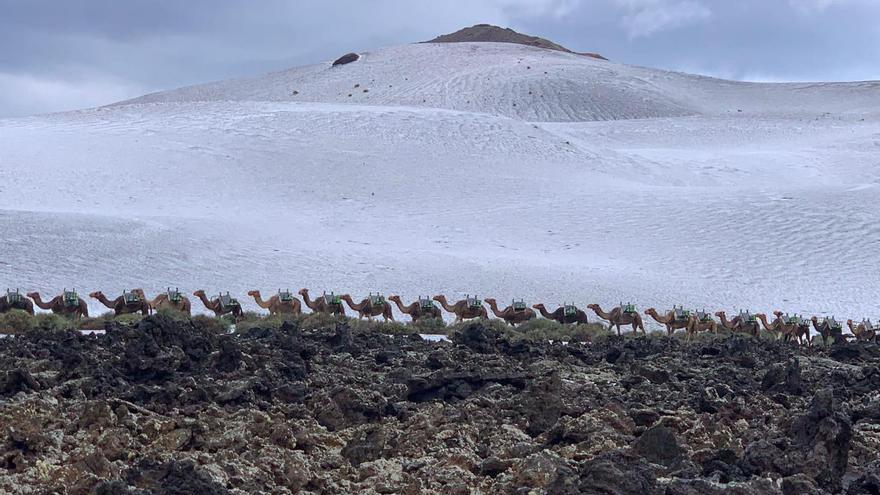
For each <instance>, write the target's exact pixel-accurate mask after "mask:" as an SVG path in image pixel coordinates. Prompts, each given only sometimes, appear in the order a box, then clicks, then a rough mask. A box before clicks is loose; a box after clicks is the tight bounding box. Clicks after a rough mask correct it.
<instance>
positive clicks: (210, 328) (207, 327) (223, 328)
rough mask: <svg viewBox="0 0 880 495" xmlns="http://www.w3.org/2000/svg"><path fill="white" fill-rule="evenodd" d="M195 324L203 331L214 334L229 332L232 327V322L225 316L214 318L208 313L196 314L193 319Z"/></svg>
mask: <svg viewBox="0 0 880 495" xmlns="http://www.w3.org/2000/svg"><path fill="white" fill-rule="evenodd" d="M192 322H193V325H195V327H196V328H197V329H199V330H201V331H203V332H209V333H214V334H227V333H229V330H230V329H231V328H232V323H231V322H230V320H229V319H225V318H212V317H210V316H206V315H196V316H194V317H193V319H192Z"/></svg>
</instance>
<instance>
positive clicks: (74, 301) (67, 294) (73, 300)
mask: <svg viewBox="0 0 880 495" xmlns="http://www.w3.org/2000/svg"><path fill="white" fill-rule="evenodd" d="M61 300H62V301H64V305H65V306H66V307H68V308H72V307H74V306H79V294H77V293H76V291H75V290H67V289H65V290H64V292H63V293H62V295H61Z"/></svg>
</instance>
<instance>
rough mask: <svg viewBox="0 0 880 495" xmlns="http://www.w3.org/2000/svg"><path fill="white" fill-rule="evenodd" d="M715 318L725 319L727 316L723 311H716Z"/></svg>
mask: <svg viewBox="0 0 880 495" xmlns="http://www.w3.org/2000/svg"><path fill="white" fill-rule="evenodd" d="M715 316H717V317H718V318H726V317H727V314H726V313H725V312H724V311H716V312H715Z"/></svg>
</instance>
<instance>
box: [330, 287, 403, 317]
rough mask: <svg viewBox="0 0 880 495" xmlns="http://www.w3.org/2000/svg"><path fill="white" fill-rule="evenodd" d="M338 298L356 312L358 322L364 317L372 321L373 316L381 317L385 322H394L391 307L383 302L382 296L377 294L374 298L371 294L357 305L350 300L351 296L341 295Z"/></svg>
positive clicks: (386, 302)
mask: <svg viewBox="0 0 880 495" xmlns="http://www.w3.org/2000/svg"><path fill="white" fill-rule="evenodd" d="M339 298H340V299H342V300H343V301H345V302H346V303H347V304H348V307H349V308H351V309H353V310H355V311H357V314H358V319H359V320H360V319H362V318H363V317H365V316H366V317H367V318H368V319H369V320H370V321H372V320H373V317H374V316H379V315H382V319H384V320H385V321H389V320H390V321H394V314H393V313H392V312H391V305H390V304H388V301H386V300H385V297H384V296H381V295H379V294H376V295H375V296H374V295H373V294H372V293H371V294H370V295H369V297H365V298H364V299H363V300H362V301H361V302H359V303H357V304H355V302H354V301H353V300H352V299H351V296H350V295H348V294H343V295H341V296H339Z"/></svg>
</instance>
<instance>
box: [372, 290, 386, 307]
mask: <svg viewBox="0 0 880 495" xmlns="http://www.w3.org/2000/svg"><path fill="white" fill-rule="evenodd" d="M370 305H371V306H376V307H379V306H384V305H385V296H383V295H381V294H376V295H373V294H372V293H371V294H370Z"/></svg>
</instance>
